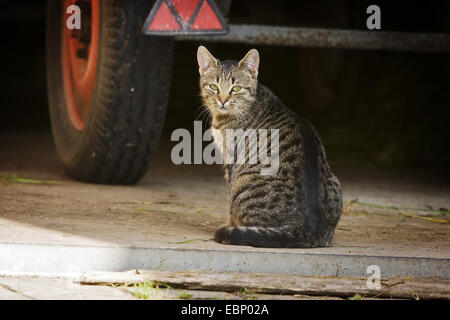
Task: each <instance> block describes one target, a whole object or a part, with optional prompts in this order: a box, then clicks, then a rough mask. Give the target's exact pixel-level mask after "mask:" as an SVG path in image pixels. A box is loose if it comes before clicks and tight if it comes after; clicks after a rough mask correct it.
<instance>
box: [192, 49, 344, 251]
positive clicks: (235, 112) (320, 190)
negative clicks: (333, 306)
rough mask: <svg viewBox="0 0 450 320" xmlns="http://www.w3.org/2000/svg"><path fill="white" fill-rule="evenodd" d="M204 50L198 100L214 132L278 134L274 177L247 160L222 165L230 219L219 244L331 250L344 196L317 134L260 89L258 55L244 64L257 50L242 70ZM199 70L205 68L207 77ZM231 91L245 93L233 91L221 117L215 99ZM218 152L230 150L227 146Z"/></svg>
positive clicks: (220, 231)
mask: <svg viewBox="0 0 450 320" xmlns="http://www.w3.org/2000/svg"><path fill="white" fill-rule="evenodd" d="M201 50H206V48H204V47H201V48H199V55H198V59H199V66H200V74H201V77H200V87H201V95H202V98H203V102H204V104H205V105H206V107H207V108H208V109H209V112H210V113H211V115H212V128H213V129H214V130H215V131H216V132H217V131H219V132H221V133H222V136H223V137H225V130H226V129H244V130H246V129H256V130H257V129H268V130H269V131H270V129H278V130H279V170H278V173H277V174H276V175H261V174H260V170H261V168H263V167H265V166H267V165H264V164H262V163H257V164H250V163H249V162H248V155H247V161H246V162H245V163H244V164H228V165H225V166H224V168H225V179H226V184H227V191H228V213H229V218H228V223H227V225H226V226H223V227H221V228H219V229H218V230H217V231H216V234H215V240H216V241H217V242H219V243H224V244H235V245H250V246H257V247H287V248H292V247H322V246H329V245H331V242H332V239H333V233H334V229H335V227H336V225H337V223H338V221H339V218H340V215H341V212H342V194H341V187H340V183H339V180H338V179H337V178H336V176H334V175H333V173H332V172H331V170H330V167H329V165H328V163H327V160H326V155H325V151H324V147H323V145H322V143H321V141H320V138H319V136H318V134H317V132H316V131H315V129H314V128H313V127H312V125H311V124H310V123H309V122H308V121H307V120H305V119H303V118H301V117H299V116H297V115H296V114H295V113H293V112H292V111H291V110H289V109H288V108H287V107H286V106H284V105H283V103H281V101H280V100H279V99H278V98H277V97H276V96H275V95H274V94H273V93H272V92H271V91H270V90H269V89H268V88H267V87H265V86H263V85H262V84H259V83H258V81H257V76H255V72H256V75H257V70H256V71H255V70H249V68H252V67H255V66H254V65H252V62H254V61H257V62H258V63H257V64H256V69H257V68H258V64H259V55H258V57H252V58H253V60H252V61H250V62H248V63H247V62H246V61H245V59H247V58H248V56H249V54H250V53H251V52H252V51H253V53H254V52H256V53H254V54H258V53H257V51H256V50H252V51H251V52H249V54H247V56H246V57H245V58H244V59H243V60H241V61H240V62H239V63H238V62H230V61H227V62H226V63H222V62H220V61H219V60H217V59H215V58H214V57H213V56H212V55H211V54H210V53H209V52H208V51H207V50H206V52H205V51H203V52H200V51H201ZM202 54H203V56H200V55H202ZM256 58H257V59H256ZM201 59H211V60H210V61H206V62H205V61H201ZM202 63H203V65H204V66H207V67H206V68H204V69H203V70H202V69H201V68H202ZM211 83H214V84H216V85H217V86H219V87H220V88H219V90H218V91H219V92H216V93H214V92H211V90H209V88H210V87H209V86H210V84H211ZM233 85H239V86H241V87H242V89H241V90H242V92H240V94H236V95H235V94H233V93H232V92H230V94H229V97H228V101H229V104H228V105H229V108H228V109H226V110H221V108H222V106H221V105H220V104H219V103H218V102H217V96H218V95H219V94H221V90H230V88H232V86H233ZM222 109H223V108H222ZM256 132H257V133H258V130H257V131H256ZM258 140H259V136H258ZM268 141H269V142H270V139H268ZM221 147H222V150H226V149H225V145H223V146H221ZM268 149H269V150H270V145H269V146H268Z"/></svg>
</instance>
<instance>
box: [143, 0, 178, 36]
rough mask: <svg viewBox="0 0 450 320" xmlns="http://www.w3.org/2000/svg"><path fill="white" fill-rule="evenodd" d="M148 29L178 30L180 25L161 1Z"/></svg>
mask: <svg viewBox="0 0 450 320" xmlns="http://www.w3.org/2000/svg"><path fill="white" fill-rule="evenodd" d="M148 29H149V30H152V31H153V30H154V31H164V30H179V29H180V25H179V24H178V22H177V20H176V19H175V17H174V16H173V14H172V12H171V11H170V9H169V7H168V6H167V4H166V3H165V2H164V1H163V2H162V3H161V6H160V7H159V9H158V11H157V12H156V15H155V17H154V18H153V21H152V23H151V24H150V26H149V28H148Z"/></svg>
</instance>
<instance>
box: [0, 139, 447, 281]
mask: <svg viewBox="0 0 450 320" xmlns="http://www.w3.org/2000/svg"><path fill="white" fill-rule="evenodd" d="M165 141H169V139H167V138H166V139H164V138H163V139H162V142H163V143H162V145H161V147H160V149H159V152H158V154H157V155H156V157H155V159H154V161H153V162H152V164H151V166H150V168H149V171H148V173H147V175H146V176H145V177H144V178H143V179H142V180H141V181H140V182H139V184H138V185H137V186H109V185H94V184H87V183H82V182H78V181H74V180H72V179H70V177H68V176H67V175H66V173H65V172H64V170H63V167H62V165H61V163H60V162H59V159H58V157H57V155H56V152H55V150H54V147H53V144H52V141H51V137H50V135H49V134H42V133H39V134H37V133H30V134H12V133H8V134H0V142H1V143H0V257H1V258H2V259H0V270H5V268H6V269H8V268H9V269H11V268H12V269H14V268H15V271H27V272H33V271H40V272H41V271H42V269H44V270H45V268H47V267H48V268H50V269H51V268H54V270H53V271H54V272H64V270H63V269H64V268H67V265H65V266H62V265H60V266H59V269H58V267H56V266H55V264H53V265H52V266H50V265H48V266H46V263H45V261H44V262H42V261H40V262H39V263H35V264H33V263H32V262H30V259H31V256H33V252H35V250H34V249H33V248H34V247H33V246H36V248H37V247H39V248H41V249H39V250H41V251H42V250H44V251H45V250H47V251H45V252H47V253H46V254H49V255H54V254H55V253H54V252H53V251H52V250H54V249H53V248H54V247H55V246H59V248H69V249H68V250H69V251H67V252H75V251H76V250H78V249H80V248H81V249H82V251H80V252H82V253H79V254H80V255H81V256H83V254H84V253H86V252H93V251H92V250H90V249H89V248H104V249H105V248H106V249H108V250H109V249H111V248H112V249H114V248H116V249H117V248H128V249H129V248H140V249H143V250H144V251H142V255H143V256H146V257H148V259H155V256H154V254H155V253H154V251H151V250H154V249H164V250H166V249H167V250H169V251H167V252H166V253H165V254H166V257H165V258H167V257H168V256H170V255H172V253H173V252H184V254H185V256H180V259H185V258H186V257H189V256H190V255H192V254H193V252H197V253H198V254H199V255H198V259H200V260H201V259H203V258H202V257H203V256H202V254H203V253H206V254H207V255H208V256H209V257H212V258H210V259H212V260H210V261H209V262H208V263H206V262H205V265H202V261H194V260H195V259H188V260H190V262H189V263H186V262H185V264H184V266H185V267H186V268H189V267H192V268H198V267H199V266H200V269H201V268H203V267H204V268H210V269H211V268H219V269H220V266H222V267H223V265H224V264H223V261H222V262H220V261H219V262H217V259H219V260H220V257H221V255H222V256H223V257H230V259H232V257H234V256H235V254H241V257H247V258H248V257H249V256H250V255H251V254H253V255H255V261H257V262H258V263H256V262H255V263H254V266H253V267H251V265H252V263H250V262H249V265H250V266H249V267H248V268H250V269H251V268H257V267H258V268H261V265H265V266H266V267H265V269H264V268H263V272H275V271H276V270H280V267H281V266H282V265H283V263H280V265H277V262H276V261H275V262H271V263H270V265H269V264H267V263H264V259H267V258H268V257H269V256H264V255H276V256H277V257H279V256H280V254H284V256H283V257H295V259H298V258H299V257H300V256H303V257H306V256H308V255H309V256H310V257H311V259H312V260H311V261H313V260H314V259H316V260H314V261H315V262H316V263H319V264H321V263H322V262H324V261H325V260H323V259H324V257H335V258H336V257H338V258H336V259H337V260H333V261H332V263H331V265H330V268H324V269H323V270H322V274H328V273H330V272H333V273H334V272H335V270H336V265H338V269H339V264H341V263H342V265H341V266H343V268H342V269H341V272H343V273H344V274H345V273H346V272H347V273H348V274H349V275H355V272H356V274H358V272H359V273H361V276H363V271H361V270H363V269H361V270H359V271H355V270H353V271H352V270H350V268H351V265H355V263H356V262H355V261H360V267H361V268H362V267H363V266H364V265H367V264H370V261H375V262H376V263H378V262H379V261H380V263H383V262H382V261H381V260H376V259H375V258H374V259H375V260H373V259H372V260H370V259H367V257H381V258H386V257H388V258H389V257H390V258H392V259H391V260H389V262H386V264H385V267H384V268H385V270H384V271H385V272H387V273H388V274H390V273H392V274H395V273H396V272H397V271H398V272H402V271H401V270H410V269H411V268H414V266H416V268H419V269H421V270H422V271H420V272H422V273H421V275H427V272H429V275H436V274H433V272H435V271H436V270H438V271H436V272H438V273H439V275H443V274H449V272H448V271H449V270H450V269H449V268H450V266H449V261H450V260H449V259H450V241H449V239H450V225H449V224H448V220H449V216H448V215H447V214H445V215H444V214H439V213H436V212H435V211H430V210H439V209H441V210H447V211H448V210H449V208H450V197H449V195H450V179H449V176H448V172H442V171H438V170H430V169H428V170H417V169H416V170H413V169H401V170H399V169H397V170H394V169H389V170H380V169H367V168H352V167H345V166H332V167H333V169H334V171H335V173H336V175H337V176H338V177H339V178H340V180H341V182H342V185H343V191H344V199H345V200H346V201H347V203H346V205H345V211H344V214H343V216H342V218H341V221H340V223H339V225H338V227H337V230H336V236H335V241H334V246H333V247H331V248H317V249H290V250H286V249H280V250H274V249H263V248H252V247H245V246H225V245H220V244H217V243H215V242H214V241H212V238H213V234H214V230H215V229H216V228H217V227H218V226H219V225H221V224H222V223H224V222H225V220H226V203H225V184H224V180H223V178H222V172H221V168H220V167H219V166H203V165H182V166H175V165H173V164H171V162H170V158H169V157H170V145H169V144H165V143H164V142H165ZM12 175H19V176H20V177H24V178H30V179H38V180H51V181H57V182H58V184H29V183H18V182H14V181H11V176H12ZM349 201H354V202H353V203H350V202H349ZM391 207H401V209H395V208H391ZM424 217H425V219H424ZM427 218H431V220H430V219H428V220H426V219H427ZM74 248H78V249H76V250H75V249H74ZM81 249H80V250H81ZM145 249H149V250H150V249H151V250H150V251H145ZM2 250H3V251H2ZM33 250H34V251H33ZM70 250H75V251H70ZM114 250H115V249H114ZM170 250H172V251H170ZM44 251H42V252H44ZM2 252H3V255H2ZM59 252H61V251H59ZM15 253H16V255H17V256H16V255H15ZM161 254H162V253H161ZM227 254H228V255H227ZM24 255H25V256H28V258H29V259H28V260H27V259H26V257H24V258H23V259H25V260H23V259H22V262H21V263H18V262H17V261H12V260H14V259H19V260H20V259H21V258H20V257H23V256H24ZM62 255H64V254H62ZM258 255H260V256H258ZM43 256H45V254H44V255H43ZM194 256H195V255H194ZM194 256H193V257H194ZM13 257H14V258H13ZM18 257H19V258H18ZM258 257H259V258H258ZM339 257H340V258H339ZM349 257H350V258H349ZM247 258H243V259H247ZM344 258H345V259H347V260H345V259H344ZM381 258H380V259H381ZM398 258H403V260H402V261H403V262H401V261H400V260H398ZM411 258H420V259H422V260H420V261H419V262H417V261H418V260H417V261H416V260H415V261H412V260H411ZM33 259H34V258H33ZM214 259H215V260H214ZM227 259H228V258H227ZM258 259H263V260H258ZM286 259H288V260H289V258H286ZM321 259H322V260H321ZM339 259H341V260H339ZM349 259H350V260H349ZM354 259H360V260H354ZM361 259H362V260H361ZM364 259H365V260H364ZM408 259H410V260H408ZM423 259H425V260H423ZM427 259H428V260H427ZM7 260H9V261H7ZM138 260H139V259H138ZM138 260H136V261H138ZM130 261H134V260H133V259H130ZM211 261H213V262H211ZM214 261H215V262H214ZM286 261H287V260H286ZM296 261H297V260H292V261H290V262H286V264H287V265H289V263H291V264H292V265H291V266H290V267H286V268H287V269H286V270H287V271H286V272H288V271H289V270H290V271H289V272H291V273H294V274H296V273H302V271H301V270H300V271H298V270H296V269H295V268H296V267H295V263H296ZM399 261H400V262H399ZM411 261H412V262H411ZM433 261H434V262H433ZM72 262H73V261H72ZM74 263H78V262H76V261H75V262H74ZM130 263H131V262H130ZM139 263H140V264H141V265H139V267H142V263H143V262H142V261H141V262H139ZM146 263H147V264H146ZM158 263H159V266H160V267H162V268H164V267H167V268H169V269H170V268H172V269H174V268H176V266H177V265H176V262H173V263H172V264H171V263H169V262H167V263H166V264H164V263H161V262H155V261H152V262H145V263H143V265H144V266H146V267H154V266H156V265H158ZM402 263H407V264H408V263H409V265H408V266H406V264H405V265H403V269H402V268H401V267H399V264H402ZM433 263H435V265H434V267H430V269H429V270H428V271H427V266H429V265H430V266H431V265H433ZM345 264H347V265H345ZM356 264H358V263H356ZM38 265H39V267H36V268H37V269H39V270H37V269H36V270H33V268H35V266H38ZM228 265H229V268H231V269H232V263H229V264H228ZM83 266H85V267H83V268H84V269H83V268H81V269H82V270H81V271H85V270H86V269H89V268H90V267H89V266H90V265H89V264H83ZM92 266H93V265H91V267H92ZM97 266H98V265H97ZM120 266H122V267H123V268H125V269H126V268H129V267H131V268H130V269H132V268H133V266H131V265H129V264H126V263H125V264H124V263H118V264H116V265H115V266H114V267H111V269H114V268H115V269H120ZM136 268H137V267H136ZM179 268H181V265H180V266H179ZM239 268H241V269H242V268H244V269H242V270H243V271H247V270H246V269H245V267H243V266H242V263H241V264H240V267H239ZM239 268H238V269H239ZM289 268H291V269H289ZM386 268H388V269H389V268H392V270H391V271H389V270H386ZM405 268H406V269H405ZM433 268H437V269H433ZM241 269H239V270H241ZM272 269H273V270H272ZM288 269H289V270H288ZM271 270H272V271H271ZM305 270H306V269H305ZM305 270H304V272H313V269H311V268H310V271H307V270H306V271H305ZM311 270H312V271H311ZM330 270H332V271H330ZM399 270H400V271H399ZM219 271H220V270H219ZM231 271H233V270H231ZM250 271H254V270H250ZM256 271H261V269H258V270H256ZM364 271H365V269H364ZM318 272H319V271H318ZM405 272H406V271H405ZM408 272H409V271H408ZM411 272H412V271H411ZM319 273H320V272H319ZM336 273H338V271H337V272H336ZM412 274H414V272H413V273H412Z"/></svg>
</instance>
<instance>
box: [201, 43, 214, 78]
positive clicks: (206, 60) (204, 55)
mask: <svg viewBox="0 0 450 320" xmlns="http://www.w3.org/2000/svg"><path fill="white" fill-rule="evenodd" d="M197 61H198V71H199V72H200V75H204V74H205V72H206V70H208V68H209V67H211V66H213V65H217V60H216V58H214V56H213V55H212V54H211V52H209V51H208V49H206V48H205V47H204V46H200V47H198V49H197Z"/></svg>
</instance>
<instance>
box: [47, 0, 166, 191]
mask: <svg viewBox="0 0 450 320" xmlns="http://www.w3.org/2000/svg"><path fill="white" fill-rule="evenodd" d="M73 4H75V5H77V6H78V7H79V8H80V12H81V29H79V30H77V29H74V30H69V28H68V27H67V26H66V19H67V18H68V17H70V14H68V13H66V9H67V8H68V6H70V5H73ZM151 6H152V1H146V0H141V1H138V0H137V1H108V0H105V1H100V0H91V1H87V0H79V1H74V0H72V1H68V0H66V1H58V0H49V1H48V4H47V82H48V98H49V109H50V119H51V125H52V133H53V139H54V142H55V146H56V150H57V152H58V154H59V156H60V158H61V160H62V162H63V164H64V167H65V169H66V171H67V172H68V173H69V174H70V175H71V176H72V177H74V178H75V179H79V180H82V181H88V182H96V183H116V184H133V183H136V182H137V181H138V180H139V179H140V178H141V177H142V176H143V175H144V174H145V172H146V170H147V168H148V165H149V163H150V160H151V157H152V155H153V154H154V152H155V150H156V148H157V144H158V140H159V136H160V133H161V129H162V126H163V122H164V118H165V113H166V106H167V101H168V97H169V87H170V80H171V70H172V60H173V59H172V58H173V41H172V40H171V39H168V38H163V37H158V38H155V37H148V36H144V35H142V34H141V27H142V24H143V22H144V20H145V17H146V15H147V14H148V12H150V9H151Z"/></svg>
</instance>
